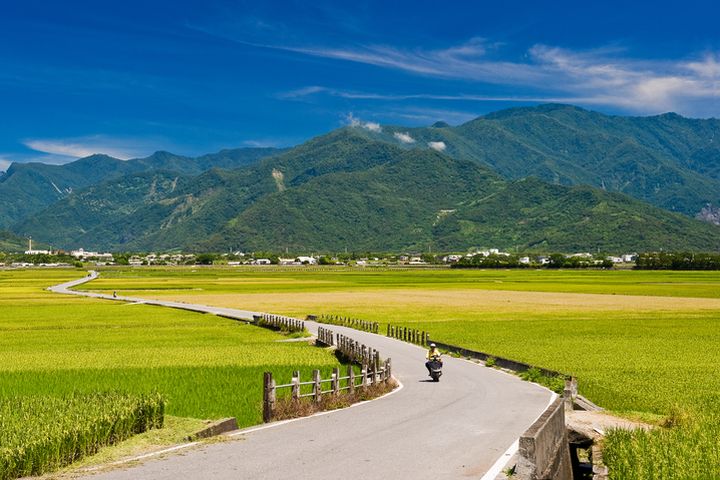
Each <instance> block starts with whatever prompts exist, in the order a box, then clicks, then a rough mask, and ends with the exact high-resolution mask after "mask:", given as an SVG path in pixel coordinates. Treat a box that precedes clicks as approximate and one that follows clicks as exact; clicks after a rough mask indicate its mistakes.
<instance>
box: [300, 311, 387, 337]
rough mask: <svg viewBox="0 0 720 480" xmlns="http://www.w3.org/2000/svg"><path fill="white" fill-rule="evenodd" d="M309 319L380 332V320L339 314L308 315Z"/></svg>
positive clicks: (364, 330)
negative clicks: (370, 320)
mask: <svg viewBox="0 0 720 480" xmlns="http://www.w3.org/2000/svg"><path fill="white" fill-rule="evenodd" d="M307 319H308V320H314V321H316V322H318V323H325V324H329V325H339V326H341V327H350V328H354V329H355V330H362V331H363V332H370V333H378V331H379V330H380V324H379V323H378V322H369V321H367V320H361V319H359V318H349V317H341V316H339V315H326V314H323V315H308V316H307Z"/></svg>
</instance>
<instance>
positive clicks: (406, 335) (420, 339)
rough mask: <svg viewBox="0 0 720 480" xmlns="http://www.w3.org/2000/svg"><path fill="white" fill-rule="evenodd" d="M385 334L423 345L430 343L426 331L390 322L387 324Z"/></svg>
mask: <svg viewBox="0 0 720 480" xmlns="http://www.w3.org/2000/svg"><path fill="white" fill-rule="evenodd" d="M387 336H388V337H392V338H397V339H398V340H402V341H404V342H409V343H414V344H417V345H421V346H423V347H424V346H426V345H428V344H429V343H430V334H429V333H428V332H425V331H423V330H417V329H414V328H408V327H400V326H395V325H390V324H388V326H387Z"/></svg>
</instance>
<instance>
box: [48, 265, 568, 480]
mask: <svg viewBox="0 0 720 480" xmlns="http://www.w3.org/2000/svg"><path fill="white" fill-rule="evenodd" d="M95 276H96V274H95V273H94V272H92V273H91V275H89V276H88V277H86V278H83V279H80V280H76V281H73V282H68V283H66V284H62V285H58V286H55V287H51V288H50V290H52V291H55V292H57V293H71V294H76V295H77V294H80V295H86V296H91V297H96V298H105V299H111V300H117V301H126V302H142V303H146V304H150V305H161V306H167V307H172V308H181V309H187V310H192V311H198V312H205V313H214V314H218V315H223V316H227V317H230V318H237V319H252V315H253V313H256V312H252V311H245V310H235V309H230V308H218V307H212V306H206V305H194V304H186V303H180V302H165V301H159V300H147V299H140V298H131V297H119V298H113V296H112V295H103V294H97V293H89V292H76V291H72V290H69V288H71V287H73V286H76V285H79V284H81V283H84V282H87V281H89V280H92V279H93V278H95ZM305 325H306V326H307V328H308V330H309V331H310V332H313V333H317V327H318V324H317V323H315V322H306V323H305ZM329 328H330V329H332V330H333V331H334V332H336V333H337V332H339V333H343V334H346V335H349V336H351V337H352V338H354V339H356V340H358V341H359V342H361V343H363V344H365V345H368V346H371V347H373V348H375V349H377V350H379V351H380V355H381V356H382V357H383V358H387V357H390V358H392V366H393V375H394V376H395V378H396V379H397V380H398V381H399V382H400V383H401V385H402V388H400V389H399V390H396V391H395V392H393V393H391V394H390V395H388V396H385V397H382V398H380V399H377V400H374V401H371V402H366V403H363V404H359V405H356V406H353V407H351V408H346V409H343V410H337V411H333V412H330V413H324V414H319V415H316V416H313V417H308V418H303V419H299V420H295V421H290V422H285V423H284V422H278V423H275V424H272V423H271V424H268V425H263V426H260V427H259V428H258V427H255V428H250V429H246V430H244V431H242V430H241V431H238V432H234V433H232V434H231V435H232V437H231V438H232V440H231V441H227V442H222V443H215V444H205V445H200V446H194V447H190V448H187V449H183V450H178V451H177V453H174V454H167V455H164V456H161V457H159V458H149V459H146V460H144V461H143V462H142V463H140V464H139V465H131V466H126V467H120V468H118V469H115V470H112V471H109V472H106V473H99V474H95V475H90V476H89V477H88V478H92V479H108V480H111V479H112V480H121V479H123V480H124V479H127V480H136V479H167V480H178V479H186V478H187V479H289V478H292V479H297V480H301V479H313V480H317V479H323V478H347V479H355V478H363V479H378V478H388V479H394V478H412V479H425V478H428V479H433V480H439V479H452V478H478V479H480V478H481V479H483V480H486V479H489V478H495V475H496V473H497V471H498V469H499V468H500V467H501V466H502V465H504V462H505V460H507V459H508V458H509V454H510V453H513V449H514V448H516V445H517V439H518V438H519V437H520V435H522V433H523V432H524V431H525V430H526V429H527V428H528V427H529V426H530V425H531V424H532V423H533V422H534V421H535V419H536V418H537V417H538V416H539V415H540V414H541V413H542V412H543V411H544V410H545V408H546V407H547V406H548V404H549V403H550V401H551V400H552V399H553V398H554V396H553V394H552V393H551V392H550V391H549V390H547V389H544V388H542V387H539V386H537V385H534V384H531V383H528V382H524V381H522V380H520V379H518V378H516V377H514V376H511V375H508V374H506V373H503V372H500V371H498V370H495V369H492V368H486V367H483V366H479V365H476V364H474V363H471V362H468V361H465V360H461V359H455V358H448V357H446V358H444V365H443V376H442V378H441V381H440V382H439V383H433V382H431V381H429V377H428V376H427V370H426V369H425V365H424V362H425V353H424V352H425V350H424V349H423V348H421V347H418V346H416V345H411V344H409V343H405V342H401V341H399V340H395V339H391V338H387V337H384V336H380V335H375V334H370V333H365V332H360V331H357V330H353V329H349V328H343V327H337V326H329ZM519 341H522V340H521V339H519ZM514 445H515V446H514Z"/></svg>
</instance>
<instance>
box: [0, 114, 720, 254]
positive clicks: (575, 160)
mask: <svg viewBox="0 0 720 480" xmlns="http://www.w3.org/2000/svg"><path fill="white" fill-rule="evenodd" d="M716 133H718V134H720V122H719V121H717V120H714V119H711V120H692V119H684V118H682V117H680V116H677V115H674V114H668V115H661V116H657V117H642V118H641V117H611V116H606V115H602V114H599V113H595V112H589V111H586V110H583V109H579V108H577V107H571V106H566V105H542V106H539V107H531V108H520V109H510V110H505V111H501V112H495V113H493V114H489V115H486V116H484V117H480V118H478V119H476V120H473V121H471V122H468V123H465V124H463V125H460V126H457V127H451V126H449V125H447V124H445V123H443V122H437V123H435V124H434V125H433V126H431V127H419V128H418V127H415V128H404V127H396V126H382V128H381V130H380V131H377V129H372V130H371V129H367V128H364V127H363V126H362V124H361V125H360V126H351V127H344V128H340V129H338V130H334V131H331V132H329V133H327V134H325V135H321V136H319V137H316V138H313V139H311V140H309V141H307V142H305V143H303V144H301V145H298V146H297V147H294V148H291V149H286V150H282V151H278V150H259V149H242V150H227V151H223V152H219V153H217V154H213V155H208V156H203V157H197V158H195V159H191V158H188V157H181V156H177V155H172V154H169V153H167V152H157V153H156V154H154V155H153V156H151V157H148V158H147V159H137V160H131V161H127V162H122V161H120V160H116V159H111V158H110V157H106V156H99V155H96V156H92V157H88V158H86V159H81V160H78V161H77V162H73V164H68V165H66V166H63V167H64V168H59V169H55V170H53V171H52V172H51V173H52V174H51V173H48V172H46V171H45V167H42V166H33V167H28V168H27V171H26V172H24V175H23V176H20V175H19V172H20V171H22V170H23V167H22V166H18V165H17V164H14V165H13V168H11V169H9V171H8V174H6V175H5V176H3V177H2V178H0V199H2V200H3V204H5V202H7V201H9V200H8V198H9V197H8V195H9V194H10V193H12V192H17V191H18V187H21V189H23V190H26V191H27V192H33V191H37V190H41V189H42V190H43V192H45V193H46V191H47V190H48V182H51V183H52V184H54V185H55V186H57V187H58V190H60V192H57V191H56V190H55V189H54V187H52V185H51V188H50V190H51V191H55V194H54V195H55V198H45V199H44V200H43V201H44V202H45V203H44V204H42V205H41V204H39V203H36V204H33V205H27V204H26V205H23V206H22V208H20V207H16V210H12V206H11V208H8V209H7V210H5V211H4V212H3V213H2V214H0V219H4V220H3V221H5V222H6V224H9V225H11V229H12V230H13V231H14V232H17V233H22V234H23V235H24V234H32V235H33V237H34V238H38V239H41V240H44V241H46V242H47V243H51V244H53V245H57V246H61V247H66V248H68V247H73V246H85V247H86V248H103V249H105V248H108V249H113V250H154V249H161V250H170V249H186V250H197V251H200V250H217V251H221V250H228V249H275V250H280V249H285V248H291V249H294V250H303V249H304V250H340V249H344V248H348V249H357V250H363V249H366V250H399V249H417V250H426V249H427V248H428V247H430V248H433V249H445V250H461V249H466V248H471V247H480V246H496V247H502V248H513V249H518V250H535V251H551V250H561V251H576V250H593V251H594V250H597V249H601V250H613V251H616V250H646V249H660V248H663V249H674V248H688V249H693V250H717V249H720V240H719V238H720V237H719V236H718V233H720V228H719V227H718V226H715V225H711V224H709V223H704V222H701V221H698V220H695V219H693V218H692V217H693V216H695V215H696V214H698V212H700V211H701V209H703V208H705V209H706V210H704V211H705V212H707V211H708V210H707V209H708V208H709V207H707V205H708V204H720V201H719V200H718V195H720V188H718V187H720V150H719V149H718V145H717V144H716V142H715V134H716ZM718 138H720V135H719V136H718ZM430 142H434V143H432V147H434V148H431V147H430V145H431V144H430ZM118 162H120V163H118ZM48 167H51V166H48ZM88 169H89V170H92V171H93V172H94V173H92V174H85V175H84V178H83V179H82V180H80V179H79V176H80V175H82V173H81V172H84V171H86V170H88ZM10 170H13V171H12V172H11V171H10ZM58 172H60V173H58ZM13 178H15V180H13ZM57 179H60V180H59V181H58V180H57ZM64 180H67V182H65V183H62V182H63V181H64ZM73 181H74V182H75V184H74V186H71V187H66V185H70V184H71V183H72V182H73ZM13 182H15V183H14V184H13ZM82 182H85V183H82ZM5 184H10V185H13V186H14V187H15V189H14V190H12V189H7V188H6V187H5ZM63 188H65V190H63ZM8 192H10V193H8ZM3 195H5V196H3ZM31 195H32V193H31ZM628 195H632V197H635V198H632V197H631V196H628ZM23 208H24V209H25V210H24V211H25V213H24V214H23V213H22V212H21V211H20V210H22V209H23ZM18 212H19V213H18ZM28 212H30V213H28ZM672 212H682V213H683V215H680V214H679V213H672ZM705 216H706V217H709V216H708V215H705ZM0 225H2V223H0Z"/></svg>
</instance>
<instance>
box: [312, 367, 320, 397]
mask: <svg viewBox="0 0 720 480" xmlns="http://www.w3.org/2000/svg"><path fill="white" fill-rule="evenodd" d="M313 394H314V395H315V402H317V403H320V399H321V398H322V384H321V383H320V370H313Z"/></svg>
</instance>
